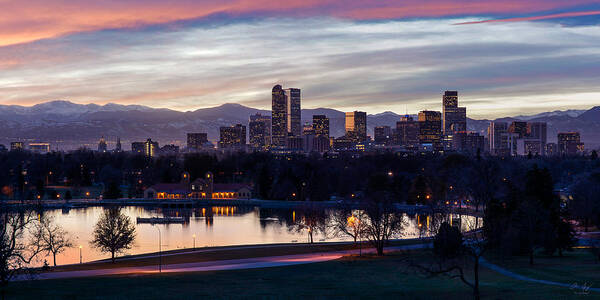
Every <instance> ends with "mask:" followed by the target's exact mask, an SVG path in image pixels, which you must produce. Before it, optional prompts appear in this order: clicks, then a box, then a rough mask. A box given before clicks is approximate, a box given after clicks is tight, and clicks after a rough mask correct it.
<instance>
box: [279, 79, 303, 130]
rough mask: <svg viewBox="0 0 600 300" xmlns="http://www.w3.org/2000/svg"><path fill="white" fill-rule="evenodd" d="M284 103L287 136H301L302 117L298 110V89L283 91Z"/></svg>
mask: <svg viewBox="0 0 600 300" xmlns="http://www.w3.org/2000/svg"><path fill="white" fill-rule="evenodd" d="M283 91H284V94H285V101H286V113H287V132H288V136H296V137H298V136H301V135H302V116H301V112H302V110H301V108H300V102H301V101H300V89H294V88H289V89H285V90H283Z"/></svg>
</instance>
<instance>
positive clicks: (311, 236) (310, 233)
mask: <svg viewBox="0 0 600 300" xmlns="http://www.w3.org/2000/svg"><path fill="white" fill-rule="evenodd" d="M308 237H309V238H310V243H311V244H312V243H313V234H312V230H310V231H309V232H308Z"/></svg>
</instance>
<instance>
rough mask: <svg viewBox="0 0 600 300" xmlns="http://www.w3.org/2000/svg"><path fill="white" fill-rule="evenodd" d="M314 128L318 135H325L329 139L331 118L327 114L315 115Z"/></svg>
mask: <svg viewBox="0 0 600 300" xmlns="http://www.w3.org/2000/svg"><path fill="white" fill-rule="evenodd" d="M313 130H314V131H315V135H316V136H324V137H327V139H329V118H327V116H325V115H314V116H313Z"/></svg>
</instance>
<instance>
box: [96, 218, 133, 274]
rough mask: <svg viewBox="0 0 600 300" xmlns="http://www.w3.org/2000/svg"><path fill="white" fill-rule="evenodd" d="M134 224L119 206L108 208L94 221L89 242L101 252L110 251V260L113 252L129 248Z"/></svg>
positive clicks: (131, 244) (113, 259)
mask: <svg viewBox="0 0 600 300" xmlns="http://www.w3.org/2000/svg"><path fill="white" fill-rule="evenodd" d="M135 235H136V233H135V226H134V225H133V224H132V223H131V219H130V218H129V217H128V216H126V215H124V214H123V213H122V212H121V209H120V208H114V207H113V208H109V209H106V210H104V214H103V215H102V216H101V217H100V220H98V223H96V227H95V228H94V238H93V240H92V241H91V242H90V244H92V246H93V247H96V248H98V249H100V251H102V252H107V253H111V259H112V262H113V263H114V262H115V254H117V253H122V252H124V251H125V250H127V249H131V247H132V246H133V242H134V240H135Z"/></svg>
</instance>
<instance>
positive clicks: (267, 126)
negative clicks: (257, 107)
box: [248, 113, 272, 148]
mask: <svg viewBox="0 0 600 300" xmlns="http://www.w3.org/2000/svg"><path fill="white" fill-rule="evenodd" d="M250 122H262V123H264V124H265V132H264V133H263V135H264V139H265V141H264V144H265V146H264V147H265V148H268V147H270V146H271V129H272V124H271V116H264V115H262V114H260V113H257V114H255V115H250ZM249 126H250V124H248V127H249ZM250 144H252V142H251V143H250Z"/></svg>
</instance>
